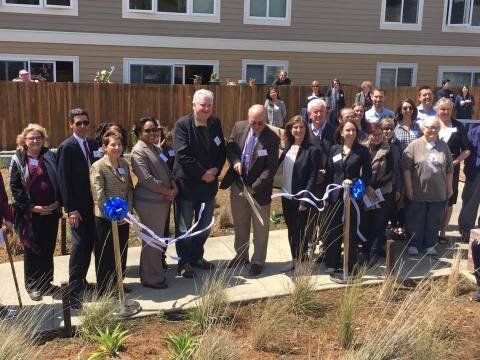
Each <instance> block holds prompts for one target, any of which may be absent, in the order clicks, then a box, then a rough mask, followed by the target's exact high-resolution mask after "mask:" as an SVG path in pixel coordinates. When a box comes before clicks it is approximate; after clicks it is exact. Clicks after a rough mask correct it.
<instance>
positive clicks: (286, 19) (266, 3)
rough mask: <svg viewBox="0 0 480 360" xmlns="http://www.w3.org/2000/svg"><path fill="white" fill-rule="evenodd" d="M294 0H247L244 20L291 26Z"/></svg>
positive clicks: (257, 23) (253, 22) (245, 21)
mask: <svg viewBox="0 0 480 360" xmlns="http://www.w3.org/2000/svg"><path fill="white" fill-rule="evenodd" d="M291 1H292V0H245V4H244V15H243V22H244V23H245V24H253V25H278V26H290V16H291V7H292V4H291Z"/></svg>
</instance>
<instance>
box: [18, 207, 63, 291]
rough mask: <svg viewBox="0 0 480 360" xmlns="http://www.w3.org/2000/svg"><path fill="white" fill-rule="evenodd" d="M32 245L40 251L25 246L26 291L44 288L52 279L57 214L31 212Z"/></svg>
mask: <svg viewBox="0 0 480 360" xmlns="http://www.w3.org/2000/svg"><path fill="white" fill-rule="evenodd" d="M32 231H33V239H32V243H33V245H36V246H37V247H38V248H39V249H40V252H37V253H35V252H33V251H32V250H31V249H28V248H25V256H24V262H23V265H24V272H25V288H26V289H27V291H32V290H42V289H46V288H47V287H48V286H49V284H50V283H51V282H52V281H53V253H54V251H55V243H56V241H57V232H58V215H57V214H52V215H39V214H35V213H32Z"/></svg>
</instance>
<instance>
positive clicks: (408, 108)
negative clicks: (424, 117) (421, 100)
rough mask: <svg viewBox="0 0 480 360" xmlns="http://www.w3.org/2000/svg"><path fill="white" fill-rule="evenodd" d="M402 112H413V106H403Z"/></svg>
mask: <svg viewBox="0 0 480 360" xmlns="http://www.w3.org/2000/svg"><path fill="white" fill-rule="evenodd" d="M402 110H413V107H412V106H403V107H402Z"/></svg>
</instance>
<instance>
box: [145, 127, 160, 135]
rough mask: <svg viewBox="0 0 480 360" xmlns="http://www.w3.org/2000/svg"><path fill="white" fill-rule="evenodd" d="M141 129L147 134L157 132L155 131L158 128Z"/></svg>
mask: <svg viewBox="0 0 480 360" xmlns="http://www.w3.org/2000/svg"><path fill="white" fill-rule="evenodd" d="M143 131H145V132H146V133H147V134H150V133H157V132H158V128H154V129H143Z"/></svg>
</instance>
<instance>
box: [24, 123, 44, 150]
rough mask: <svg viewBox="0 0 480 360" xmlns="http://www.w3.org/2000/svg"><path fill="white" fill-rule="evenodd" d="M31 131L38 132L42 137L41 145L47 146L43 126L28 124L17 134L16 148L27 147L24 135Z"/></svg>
mask: <svg viewBox="0 0 480 360" xmlns="http://www.w3.org/2000/svg"><path fill="white" fill-rule="evenodd" d="M32 131H37V132H39V133H40V134H41V135H42V138H43V146H47V130H45V128H44V127H43V126H40V125H39V124H28V125H27V127H26V128H25V129H23V130H22V132H21V133H20V134H18V135H17V150H25V149H26V148H27V143H26V142H25V137H26V136H27V134H28V133H29V132H32Z"/></svg>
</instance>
